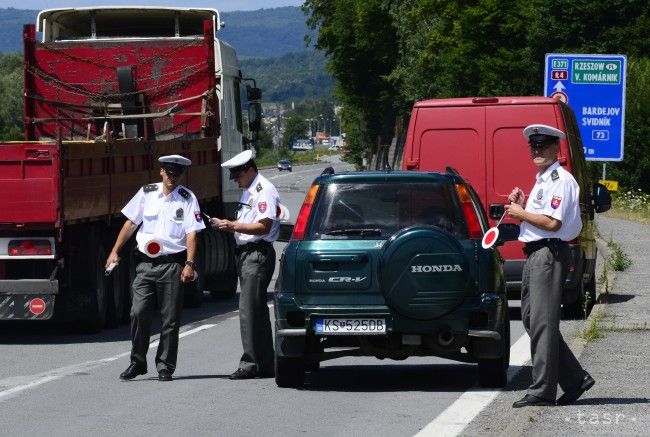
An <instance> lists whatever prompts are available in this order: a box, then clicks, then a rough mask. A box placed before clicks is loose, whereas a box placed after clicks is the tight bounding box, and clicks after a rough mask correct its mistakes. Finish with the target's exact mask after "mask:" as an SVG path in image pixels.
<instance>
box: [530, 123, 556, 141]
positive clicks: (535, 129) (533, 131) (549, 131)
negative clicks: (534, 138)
mask: <svg viewBox="0 0 650 437" xmlns="http://www.w3.org/2000/svg"><path fill="white" fill-rule="evenodd" d="M523 133H524V138H526V139H527V140H530V137H531V135H546V136H548V137H555V138H559V139H562V138H564V137H566V135H564V132H562V131H561V130H560V129H556V128H554V127H551V126H547V125H545V124H531V125H530V126H526V128H525V129H524V132H523Z"/></svg>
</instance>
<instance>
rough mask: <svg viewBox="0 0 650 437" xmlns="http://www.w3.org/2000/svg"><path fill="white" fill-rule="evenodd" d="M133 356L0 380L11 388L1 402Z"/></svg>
mask: <svg viewBox="0 0 650 437" xmlns="http://www.w3.org/2000/svg"><path fill="white" fill-rule="evenodd" d="M233 318H234V317H230V318H228V319H226V320H231V319H233ZM214 326H217V325H216V324H205V325H201V326H198V327H196V328H194V329H189V330H187V331H184V332H182V333H180V335H179V337H180V338H182V337H187V336H188V335H192V334H195V333H197V332H200V331H205V330H206V329H210V328H212V327H214ZM157 345H158V340H155V341H153V342H151V343H150V344H149V346H150V347H152V348H153V347H156V346H157ZM129 355H131V352H124V353H121V354H117V355H113V356H112V357H108V358H102V359H99V360H94V361H86V362H85V363H79V364H72V365H70V366H65V367H59V368H58V369H52V370H48V371H47V372H43V373H38V374H36V375H27V376H14V377H11V378H5V379H2V380H0V388H4V387H10V388H7V389H4V390H0V402H2V401H4V400H6V399H8V398H10V397H13V396H15V395H17V394H19V393H21V392H24V391H26V390H29V389H32V388H36V387H38V386H40V385H43V384H46V383H48V382H52V381H56V380H59V379H61V378H65V377H66V376H72V375H74V374H77V373H84V372H88V371H90V370H93V369H96V368H97V367H101V366H103V365H105V364H108V363H111V362H113V361H115V360H118V359H120V358H123V357H128V356H129Z"/></svg>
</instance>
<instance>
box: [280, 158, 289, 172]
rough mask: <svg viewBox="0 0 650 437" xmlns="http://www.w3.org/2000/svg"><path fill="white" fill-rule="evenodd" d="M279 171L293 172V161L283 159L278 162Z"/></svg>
mask: <svg viewBox="0 0 650 437" xmlns="http://www.w3.org/2000/svg"><path fill="white" fill-rule="evenodd" d="M278 170H280V171H282V170H289V171H291V161H289V160H288V159H281V160H279V161H278Z"/></svg>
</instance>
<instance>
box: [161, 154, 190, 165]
mask: <svg viewBox="0 0 650 437" xmlns="http://www.w3.org/2000/svg"><path fill="white" fill-rule="evenodd" d="M158 161H160V162H161V163H163V164H176V165H182V166H183V167H187V166H190V165H192V161H191V160H189V159H187V158H186V157H184V156H181V155H166V156H161V157H160V158H158Z"/></svg>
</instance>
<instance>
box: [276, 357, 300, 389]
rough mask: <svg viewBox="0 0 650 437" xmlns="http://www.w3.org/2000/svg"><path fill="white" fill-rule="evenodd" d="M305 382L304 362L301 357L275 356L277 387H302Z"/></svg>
mask: <svg viewBox="0 0 650 437" xmlns="http://www.w3.org/2000/svg"><path fill="white" fill-rule="evenodd" d="M304 382H305V361H304V359H303V358H302V357H299V358H295V357H278V356H277V355H276V356H275V383H276V384H277V385H278V387H294V388H298V387H302V385H303V383H304Z"/></svg>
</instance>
